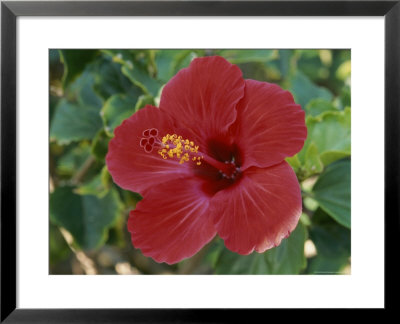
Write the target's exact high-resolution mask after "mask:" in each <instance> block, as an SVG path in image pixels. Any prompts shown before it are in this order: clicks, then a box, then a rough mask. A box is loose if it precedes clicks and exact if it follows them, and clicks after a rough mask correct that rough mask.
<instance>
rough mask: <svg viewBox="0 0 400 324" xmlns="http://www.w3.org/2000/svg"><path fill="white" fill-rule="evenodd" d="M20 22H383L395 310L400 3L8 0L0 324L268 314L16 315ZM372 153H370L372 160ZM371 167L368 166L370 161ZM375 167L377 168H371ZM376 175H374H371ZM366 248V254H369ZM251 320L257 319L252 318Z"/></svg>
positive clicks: (388, 280)
mask: <svg viewBox="0 0 400 324" xmlns="http://www.w3.org/2000/svg"><path fill="white" fill-rule="evenodd" d="M19 16H384V19H385V309H386V310H390V309H392V310H393V309H394V308H395V307H396V306H397V305H396V304H397V303H396V299H395V297H393V298H391V296H395V294H394V293H395V289H396V287H397V286H398V283H399V279H398V277H399V276H398V273H397V270H396V269H397V268H396V267H395V266H394V265H393V263H394V262H395V260H396V259H398V256H399V252H398V243H396V238H398V237H399V234H400V233H399V232H400V218H399V215H400V208H399V207H400V203H399V201H400V200H399V198H400V195H399V181H400V173H399V156H400V146H399V138H400V136H399V127H400V64H399V62H400V0H396V1H129V2H126V1H122V2H119V1H115V2H114V1H102V2H85V1H82V2H76V1H73V2H59V1H50V2H48V1H46V2H44V1H42V2H41V1H37V2H36V1H33V2H31V1H29V2H24V1H21V2H20V1H18V2H12V1H4V2H2V3H1V93H2V94H1V322H3V321H4V322H5V323H33V322H35V323H89V322H90V323H92V322H93V323H97V322H101V323H112V322H116V323H128V322H129V323H131V322H135V323H136V322H140V323H142V322H179V323H186V322H213V323H214V322H233V321H235V319H237V315H238V314H239V313H246V314H247V315H246V317H247V316H248V318H250V316H251V318H257V317H258V316H264V312H266V311H267V310H254V309H253V310H239V309H236V310H228V309H214V310H210V309H208V310H204V309H203V310H195V309H102V310H98V309H96V310H94V309H52V310H50V309H18V308H16V300H17V294H16V270H17V268H16V238H17V233H16V211H17V201H16V190H17V184H16V171H17V168H16V163H17V157H16V136H17V133H16V130H17V128H16V126H17V125H16V114H17V110H16V109H17V108H16V81H17V80H16V54H17V52H16V41H17V30H16V19H17V17H19ZM372 154H373V153H372ZM366 163H368V162H366ZM371 168H373V166H371ZM372 171H373V170H371V172H372ZM366 248H367V247H366ZM253 316H254V317H253Z"/></svg>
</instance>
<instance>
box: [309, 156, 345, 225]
mask: <svg viewBox="0 0 400 324" xmlns="http://www.w3.org/2000/svg"><path fill="white" fill-rule="evenodd" d="M313 194H314V196H313V198H314V199H315V200H316V201H317V202H318V203H319V205H320V206H321V208H322V209H323V210H324V211H325V212H326V213H328V214H329V215H330V216H332V217H333V218H334V219H335V220H336V221H337V222H339V223H340V224H342V225H343V226H345V227H347V228H350V226H351V220H350V214H351V213H350V211H351V162H350V160H340V161H337V162H336V163H333V164H331V165H329V166H328V167H327V168H326V170H325V171H324V172H323V173H322V174H321V175H320V177H319V178H318V180H317V182H316V183H315V185H314V187H313Z"/></svg>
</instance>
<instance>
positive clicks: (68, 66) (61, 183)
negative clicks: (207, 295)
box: [49, 49, 351, 274]
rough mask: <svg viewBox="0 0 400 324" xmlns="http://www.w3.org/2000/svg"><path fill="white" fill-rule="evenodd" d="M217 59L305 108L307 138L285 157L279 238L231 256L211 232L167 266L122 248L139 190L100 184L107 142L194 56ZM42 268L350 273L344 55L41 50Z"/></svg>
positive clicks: (105, 178) (347, 64) (106, 178)
mask: <svg viewBox="0 0 400 324" xmlns="http://www.w3.org/2000/svg"><path fill="white" fill-rule="evenodd" d="M207 55H220V56H223V57H225V58H226V59H228V60H229V61H230V62H232V63H234V64H237V65H238V66H239V67H240V69H241V70H242V72H243V75H244V77H245V78H249V79H255V80H259V81H267V82H273V83H277V84H279V85H280V86H281V87H282V88H284V89H288V90H290V91H291V92H292V94H293V95H294V97H295V100H296V102H297V103H299V104H300V105H301V106H302V108H303V109H304V110H305V111H306V123H307V128H308V138H307V141H306V143H305V145H304V148H303V149H302V151H301V152H299V153H298V154H297V155H295V156H294V157H291V158H288V159H287V161H288V162H289V163H290V164H291V165H292V167H293V168H294V170H295V171H296V174H297V177H298V179H299V181H300V183H301V187H302V195H303V214H302V216H301V219H300V222H299V225H298V226H297V228H296V230H295V231H294V232H293V233H292V234H291V235H290V237H289V238H287V239H285V240H283V241H282V243H281V245H280V246H278V247H276V248H273V249H271V250H268V251H266V252H265V253H263V254H259V253H253V254H251V255H248V256H240V255H238V254H235V253H232V252H230V251H229V250H227V249H226V248H225V247H224V244H223V242H222V240H221V239H220V238H218V237H217V238H216V239H214V240H213V241H212V242H211V243H209V244H208V245H207V246H206V247H204V248H203V249H202V250H201V251H200V252H199V253H197V254H196V255H195V256H193V257H192V258H189V259H186V260H183V261H182V262H180V263H178V264H176V265H172V266H169V265H167V264H159V263H156V262H154V261H153V260H152V259H151V258H147V257H145V256H143V255H142V254H141V252H140V250H136V249H134V247H133V246H132V244H131V242H130V235H129V233H128V232H127V229H126V222H127V218H128V215H129V211H130V210H132V209H133V208H135V205H136V203H137V202H138V201H139V200H140V199H141V197H140V195H138V194H136V193H132V192H129V191H125V190H122V189H121V188H119V187H118V186H117V185H115V184H114V183H113V182H112V179H111V177H110V174H109V173H108V171H107V167H106V166H105V162H104V161H105V155H106V153H107V145H108V142H109V140H110V139H111V138H112V137H113V131H114V129H115V127H116V126H118V125H119V124H120V123H121V122H122V120H124V119H126V118H127V117H129V116H130V115H132V114H133V113H134V112H135V111H137V110H139V109H141V108H142V107H144V106H145V105H146V104H153V105H156V106H158V103H159V99H160V94H161V91H162V86H163V85H164V84H165V83H166V82H168V80H169V79H170V78H171V77H172V76H173V75H175V74H176V73H177V72H178V71H179V70H180V69H181V68H183V67H186V66H188V65H189V63H190V61H191V60H192V59H193V58H195V57H201V56H207ZM49 64H50V116H49V118H50V147H49V150H50V224H49V236H50V240H49V255H50V260H49V269H50V273H51V274H346V273H350V255H351V253H350V247H351V244H350V227H351V221H350V219H351V217H350V214H351V213H350V211H351V205H350V202H351V197H350V169H351V160H350V157H351V147H350V129H351V121H350V117H351V99H350V98H351V97H350V77H351V57H350V50H326V49H324V50H289V49H288V50H270V49H268V50H238V49H224V50H191V49H188V50H114V49H113V50H50V52H49Z"/></svg>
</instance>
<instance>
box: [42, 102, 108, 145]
mask: <svg viewBox="0 0 400 324" xmlns="http://www.w3.org/2000/svg"><path fill="white" fill-rule="evenodd" d="M102 126H103V123H102V120H101V118H100V114H99V109H98V108H97V107H93V106H85V107H81V106H78V105H76V104H73V103H70V102H68V101H67V100H65V99H62V100H60V102H59V104H58V105H57V108H56V111H55V113H54V117H53V121H52V123H51V126H50V138H51V139H54V140H57V141H58V142H59V143H61V144H67V143H70V142H71V141H80V140H83V139H92V138H93V137H94V136H95V135H96V133H97V132H98V130H99V129H100V128H101V127H102Z"/></svg>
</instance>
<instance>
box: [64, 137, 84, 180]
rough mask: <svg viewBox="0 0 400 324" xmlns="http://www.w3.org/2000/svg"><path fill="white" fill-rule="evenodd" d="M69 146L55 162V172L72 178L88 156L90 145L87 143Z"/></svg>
mask: <svg viewBox="0 0 400 324" xmlns="http://www.w3.org/2000/svg"><path fill="white" fill-rule="evenodd" d="M71 146H72V147H70V148H68V150H66V152H65V153H64V154H63V155H62V156H61V157H60V159H59V160H58V161H57V166H56V170H57V174H59V175H62V176H69V177H70V176H72V175H73V174H74V173H75V172H76V171H77V170H78V169H79V168H80V167H81V165H83V164H84V162H85V161H86V160H87V158H88V157H89V156H90V145H89V144H88V143H87V142H81V143H79V144H78V145H77V144H72V145H71Z"/></svg>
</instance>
